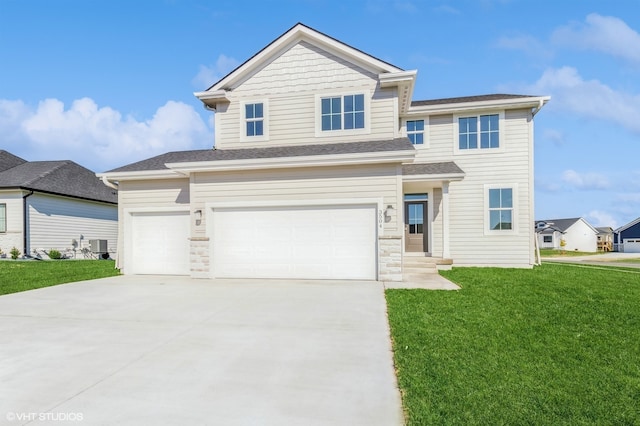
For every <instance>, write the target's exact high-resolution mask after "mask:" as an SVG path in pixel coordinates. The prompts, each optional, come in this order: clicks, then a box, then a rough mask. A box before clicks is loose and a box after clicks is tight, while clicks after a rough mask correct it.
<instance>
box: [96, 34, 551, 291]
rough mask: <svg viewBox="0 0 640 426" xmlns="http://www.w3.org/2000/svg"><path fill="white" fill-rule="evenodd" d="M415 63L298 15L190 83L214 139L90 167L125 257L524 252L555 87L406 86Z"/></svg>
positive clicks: (223, 264) (457, 260)
mask: <svg viewBox="0 0 640 426" xmlns="http://www.w3.org/2000/svg"><path fill="white" fill-rule="evenodd" d="M470 72H473V71H470ZM416 75H417V72H416V71H405V70H403V69H401V68H398V67H396V66H394V65H391V64H389V63H387V62H385V61H382V60H380V59H377V58H375V57H373V56H371V55H368V54H366V53H364V52H362V51H360V50H358V49H356V48H353V47H351V46H348V45H346V44H344V43H342V42H340V41H338V40H336V39H334V38H332V37H329V36H327V35H325V34H322V33H320V32H318V31H316V30H314V29H312V28H309V27H307V26H305V25H302V24H297V25H295V26H294V27H292V28H291V29H290V30H288V31H287V32H286V33H284V34H283V35H282V36H280V37H279V38H278V39H276V40H275V41H273V42H272V43H271V44H269V45H268V46H266V47H265V48H264V49H262V50H261V51H260V52H258V53H257V54H255V55H254V56H252V57H251V58H250V59H249V60H247V61H246V62H244V63H243V64H242V65H240V66H239V67H237V68H236V69H235V70H234V71H232V72H231V73H230V74H228V75H227V76H225V77H224V78H222V79H221V80H220V81H218V82H217V83H215V84H214V85H213V86H211V87H210V88H209V89H208V90H206V91H204V92H198V93H196V94H195V95H196V96H197V97H198V99H200V100H201V101H202V102H203V103H204V105H205V107H206V108H207V109H209V110H211V111H214V112H215V115H214V118H215V145H216V146H215V148H214V149H205V150H197V151H182V152H169V153H166V154H162V155H159V156H157V157H154V158H150V159H148V160H143V161H140V162H137V163H134V164H129V165H126V166H124V167H120V168H117V169H115V170H111V171H109V172H105V173H101V174H99V176H100V177H103V178H105V179H107V180H108V181H110V182H113V183H117V184H118V196H119V209H120V218H121V220H120V234H119V235H120V239H119V241H120V248H119V250H118V253H119V265H120V266H121V268H122V270H123V272H124V273H126V274H182V275H191V276H192V277H210V278H218V277H225V278H233V277H244V278H247V277H249V278H344V279H365V280H376V279H377V280H402V279H403V269H404V268H405V265H406V261H407V260H408V258H409V257H412V258H414V259H415V258H416V257H420V258H422V259H425V258H429V260H434V261H441V263H453V265H454V266H458V265H460V266H463V265H497V266H505V267H507V266H509V267H512V266H513V267H531V266H532V265H533V264H534V261H535V258H534V247H535V245H534V241H535V240H534V238H535V233H534V230H533V226H532V224H533V207H534V206H533V145H534V143H533V117H534V115H535V114H536V113H537V112H538V111H539V110H540V108H542V107H543V106H544V104H545V103H546V102H547V101H548V100H549V98H548V97H541V96H526V95H503V94H497V95H484V96H470V97H459V98H449V99H432V100H420V101H413V100H412V94H413V89H414V84H415V81H416ZM416 255H417V256H416Z"/></svg>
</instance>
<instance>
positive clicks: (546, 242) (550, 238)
mask: <svg viewBox="0 0 640 426" xmlns="http://www.w3.org/2000/svg"><path fill="white" fill-rule="evenodd" d="M547 238H548V239H549V241H546V240H547ZM542 243H543V244H553V235H543V236H542Z"/></svg>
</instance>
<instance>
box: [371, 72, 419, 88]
mask: <svg viewBox="0 0 640 426" xmlns="http://www.w3.org/2000/svg"><path fill="white" fill-rule="evenodd" d="M417 74H418V71H417V70H409V71H400V72H387V73H382V74H379V75H378V78H379V79H380V87H393V86H397V85H398V84H402V83H405V84H406V83H410V84H413V82H415V81H416V76H417Z"/></svg>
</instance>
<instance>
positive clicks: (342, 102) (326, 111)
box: [320, 94, 365, 132]
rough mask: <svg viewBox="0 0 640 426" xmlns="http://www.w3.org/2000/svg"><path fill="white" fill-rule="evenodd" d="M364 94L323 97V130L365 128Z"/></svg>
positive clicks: (321, 102)
mask: <svg viewBox="0 0 640 426" xmlns="http://www.w3.org/2000/svg"><path fill="white" fill-rule="evenodd" d="M364 103H365V102H364V95H363V94H358V95H345V96H333V97H327V98H321V101H320V104H321V120H322V131H323V132H324V131H331V130H351V129H364V128H365V120H364V116H365V105H364Z"/></svg>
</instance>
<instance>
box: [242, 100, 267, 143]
mask: <svg viewBox="0 0 640 426" xmlns="http://www.w3.org/2000/svg"><path fill="white" fill-rule="evenodd" d="M244 108H245V115H244V116H245V123H246V136H247V137H252V136H263V135H264V105H263V104H262V103H255V104H245V106H244Z"/></svg>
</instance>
